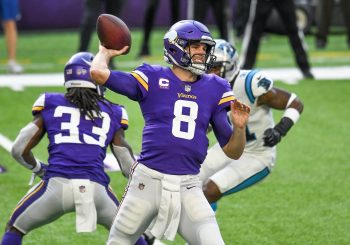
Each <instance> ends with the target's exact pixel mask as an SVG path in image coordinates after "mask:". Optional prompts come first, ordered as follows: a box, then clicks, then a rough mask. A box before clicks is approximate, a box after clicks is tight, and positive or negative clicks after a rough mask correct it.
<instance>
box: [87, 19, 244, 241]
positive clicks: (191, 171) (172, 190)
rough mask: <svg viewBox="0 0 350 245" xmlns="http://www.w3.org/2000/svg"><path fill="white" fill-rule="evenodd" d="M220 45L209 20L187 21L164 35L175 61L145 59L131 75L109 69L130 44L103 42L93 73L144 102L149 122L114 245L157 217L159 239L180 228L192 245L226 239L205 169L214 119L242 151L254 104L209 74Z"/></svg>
mask: <svg viewBox="0 0 350 245" xmlns="http://www.w3.org/2000/svg"><path fill="white" fill-rule="evenodd" d="M214 46H215V42H214V40H213V38H212V36H211V34H210V32H209V30H208V28H207V27H206V26H205V25H203V24H202V23H200V22H197V21H194V20H183V21H179V22H177V23H175V24H174V25H173V26H172V27H171V28H170V30H169V31H168V32H167V33H166V34H165V36H164V58H165V60H166V61H167V62H168V63H170V64H171V65H172V66H171V67H167V66H159V65H148V64H142V65H140V66H139V67H137V68H136V69H135V70H134V71H132V72H130V73H128V72H121V71H111V70H109V69H108V61H109V59H110V58H111V57H113V56H117V55H120V54H122V53H123V52H124V51H125V49H127V47H125V48H123V49H122V50H119V51H116V50H108V49H106V48H104V47H103V46H101V45H100V47H99V52H98V54H97V55H96V57H95V59H94V61H93V62H92V66H91V76H92V78H93V79H94V80H95V81H96V82H97V83H98V84H100V85H105V86H106V87H108V88H109V89H111V90H113V91H115V92H117V93H120V94H123V95H125V96H127V97H129V98H130V99H132V100H135V101H138V103H139V105H140V107H141V111H142V114H143V117H144V120H145V126H144V129H143V137H142V152H141V154H140V157H139V159H138V161H137V163H136V164H135V166H133V170H132V174H131V177H130V179H129V184H128V188H127V189H126V193H125V195H124V198H123V200H122V202H121V205H120V208H119V210H118V213H117V215H116V217H115V219H114V223H113V226H112V228H111V230H110V234H109V240H108V244H109V245H111V244H132V243H133V242H134V241H135V240H136V239H137V237H139V236H140V235H141V234H142V233H143V232H144V231H145V230H146V229H147V228H148V227H149V226H150V224H151V223H152V225H151V226H150V227H149V229H150V232H151V233H152V234H153V235H154V236H155V237H156V238H158V239H168V240H173V239H174V237H175V235H176V232H177V231H178V232H179V234H180V235H181V236H182V237H183V238H184V239H185V240H186V241H187V242H189V243H190V244H202V245H213V244H224V242H223V239H222V237H221V234H220V230H219V227H218V225H217V222H216V219H215V214H214V212H213V210H212V209H211V207H210V205H209V203H208V202H207V200H206V198H205V196H204V194H203V192H202V186H201V182H200V181H199V178H198V173H199V169H200V166H201V164H202V162H203V160H204V159H205V156H206V154H207V150H208V149H207V148H208V139H207V136H206V131H207V128H208V126H209V123H210V124H211V125H212V126H213V129H214V132H215V135H216V138H217V139H218V142H219V144H220V147H222V149H223V152H224V153H225V155H226V156H228V157H229V158H233V159H238V158H239V157H240V156H241V154H242V152H243V149H244V146H245V139H246V135H245V132H246V129H245V127H246V123H247V121H248V116H249V107H248V106H246V105H244V104H242V103H240V102H239V101H238V100H236V99H235V97H234V94H233V91H232V90H231V89H230V86H229V83H228V82H227V81H226V80H225V79H223V78H220V77H218V76H216V75H209V74H206V73H207V72H208V71H209V70H210V68H211V66H212V64H213V61H214V56H213V51H214ZM226 107H230V108H231V110H230V118H231V120H232V125H230V123H229V121H228V120H227V113H226V112H227V111H226ZM152 221H153V222H152Z"/></svg>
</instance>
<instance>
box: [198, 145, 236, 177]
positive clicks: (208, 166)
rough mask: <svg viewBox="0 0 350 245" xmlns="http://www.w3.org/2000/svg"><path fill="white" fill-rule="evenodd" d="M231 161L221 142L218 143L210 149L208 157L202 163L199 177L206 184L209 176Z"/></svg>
mask: <svg viewBox="0 0 350 245" xmlns="http://www.w3.org/2000/svg"><path fill="white" fill-rule="evenodd" d="M230 162H231V158H229V157H227V156H226V155H225V153H224V151H223V150H222V148H221V146H220V145H219V143H216V144H215V145H213V146H212V147H210V149H209V150H208V154H207V157H206V158H205V160H204V162H203V164H202V165H201V169H200V173H199V179H200V180H201V181H202V182H203V184H205V183H206V182H207V181H208V180H209V177H210V176H212V175H213V174H214V173H216V172H217V171H219V170H220V169H222V168H224V167H225V166H226V165H227V164H229V163H230Z"/></svg>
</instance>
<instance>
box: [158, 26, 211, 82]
mask: <svg viewBox="0 0 350 245" xmlns="http://www.w3.org/2000/svg"><path fill="white" fill-rule="evenodd" d="M195 42H200V43H204V44H206V45H207V51H206V58H205V62H204V63H198V62H192V56H191V54H190V53H189V52H187V51H186V49H185V48H186V47H187V46H189V45H190V44H191V43H195ZM214 46H215V41H214V40H213V38H212V36H211V34H210V32H209V30H208V28H207V27H206V26H205V25H203V24H202V23H200V22H198V21H195V20H182V21H179V22H177V23H175V24H174V25H173V26H172V27H170V29H169V31H168V32H167V33H166V34H165V36H164V60H165V61H166V62H168V63H170V64H173V65H177V66H180V67H182V68H184V69H186V70H189V71H191V72H192V73H194V74H196V75H201V74H203V73H205V72H207V71H208V70H210V68H211V66H212V65H213V61H214V60H215V56H214V55H213V52H214Z"/></svg>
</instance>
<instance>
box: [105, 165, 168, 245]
mask: <svg viewBox="0 0 350 245" xmlns="http://www.w3.org/2000/svg"><path fill="white" fill-rule="evenodd" d="M160 194H161V181H160V180H159V179H153V178H152V177H151V176H149V175H148V174H146V173H145V172H143V171H142V170H141V169H140V168H138V167H136V168H135V171H134V172H133V174H132V175H131V177H130V179H129V183H128V186H127V187H126V192H125V193H124V197H123V200H122V201H121V203H120V206H119V209H118V212H117V215H116V216H115V219H114V221H113V224H112V227H111V229H110V233H109V238H108V242H107V244H108V245H114V244H125V245H127V244H130V245H131V244H134V243H135V242H136V240H137V239H138V238H139V237H140V236H141V235H142V234H143V233H144V232H145V230H146V229H147V228H148V226H149V225H150V223H151V222H152V220H153V218H154V217H155V216H156V215H157V212H158V207H159V198H158V197H160Z"/></svg>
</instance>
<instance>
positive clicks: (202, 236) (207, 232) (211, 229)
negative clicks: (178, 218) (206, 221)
mask: <svg viewBox="0 0 350 245" xmlns="http://www.w3.org/2000/svg"><path fill="white" fill-rule="evenodd" d="M198 236H199V244H201V245H212V244H216V245H221V244H222V245H223V244H225V243H224V241H223V240H222V236H221V234H220V230H219V227H218V226H217V225H216V224H215V223H213V224H211V225H205V226H202V227H201V228H200V229H199V231H198Z"/></svg>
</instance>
